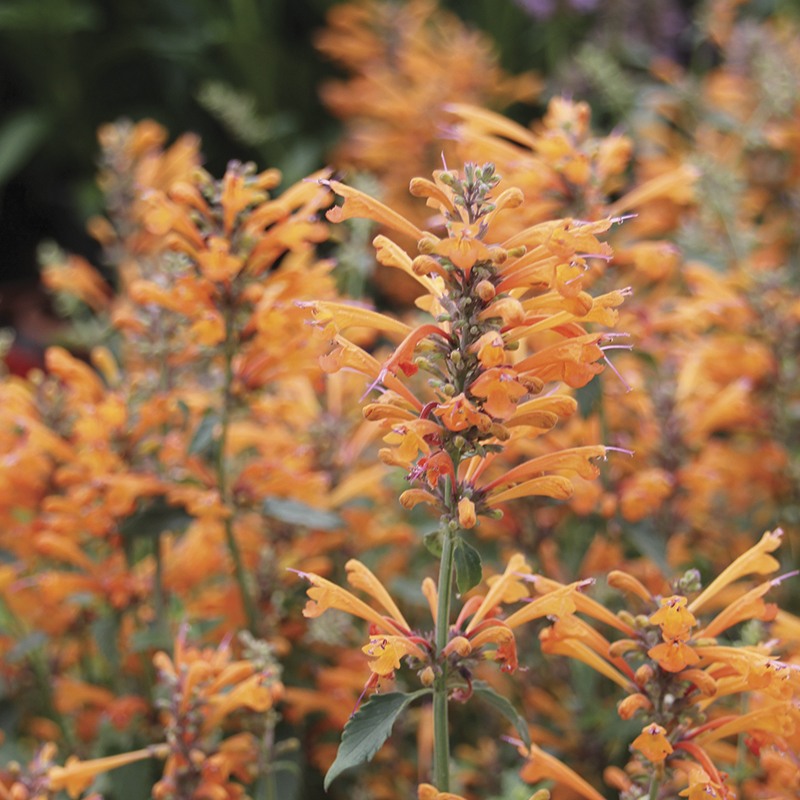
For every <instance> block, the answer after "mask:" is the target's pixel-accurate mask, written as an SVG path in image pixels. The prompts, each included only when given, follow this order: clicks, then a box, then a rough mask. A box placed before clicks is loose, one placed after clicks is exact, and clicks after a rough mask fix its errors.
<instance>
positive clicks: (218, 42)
mask: <svg viewBox="0 0 800 800" xmlns="http://www.w3.org/2000/svg"><path fill="white" fill-rule="evenodd" d="M337 5H341V3H337V2H335V1H334V0H228V2H223V3H220V2H215V1H214V0H114V2H109V0H4V2H2V3H0V327H6V328H13V329H15V330H16V331H17V343H16V350H17V352H18V353H19V351H20V349H24V348H25V347H28V346H29V347H30V348H31V355H32V356H33V357H34V358H35V355H36V353H35V351H36V348H37V345H38V343H40V342H41V341H42V340H45V339H47V336H48V329H49V325H51V324H52V320H51V319H50V315H49V313H48V309H47V304H46V300H45V299H44V298H43V297H42V295H41V293H40V292H39V291H38V288H37V285H38V284H37V269H38V268H37V251H38V249H39V248H40V247H41V245H42V243H43V242H55V243H56V244H57V245H58V246H59V247H61V248H63V249H65V250H67V251H70V252H74V253H77V254H80V255H84V256H86V257H87V258H89V260H91V261H93V262H95V263H96V262H97V259H98V255H99V253H98V250H97V246H96V244H95V243H94V242H93V240H92V239H91V238H90V237H89V236H88V234H87V233H86V230H85V222H86V220H87V219H88V218H89V217H90V216H91V215H93V214H96V213H99V212H100V211H101V210H102V195H101V192H100V190H99V189H98V187H97V186H96V183H95V173H96V166H97V165H96V158H97V153H98V146H97V138H96V136H97V129H98V126H100V125H101V124H103V123H105V122H111V121H115V120H118V119H120V118H122V117H125V118H130V119H132V120H133V121H137V120H140V119H143V118H146V117H150V118H153V119H155V120H157V121H158V122H160V123H161V124H163V125H164V126H166V128H167V129H168V130H169V131H170V132H171V134H172V135H173V136H177V135H179V134H181V133H183V132H186V131H193V132H196V133H197V134H199V136H200V137H201V139H202V143H203V145H202V147H203V152H204V154H205V157H206V159H207V163H206V166H207V167H208V169H209V170H210V171H211V172H212V173H214V174H221V172H222V170H223V169H224V167H225V164H226V162H227V161H228V160H229V159H240V160H253V161H255V162H256V163H257V164H258V166H259V167H261V168H265V167H267V166H273V165H277V166H279V167H280V168H281V170H282V171H283V173H284V175H285V179H286V181H287V182H291V181H294V180H297V179H299V178H301V177H303V176H304V175H305V174H308V173H309V172H311V171H312V170H314V169H316V168H318V167H320V166H322V165H324V164H326V163H329V155H330V153H331V151H332V150H333V148H334V146H335V144H336V143H337V141H338V140H339V137H340V136H341V125H340V123H339V122H337V120H336V119H335V118H334V117H333V116H332V114H331V113H330V112H329V111H328V110H326V106H325V105H324V104H323V102H322V100H321V97H320V87H321V86H322V85H323V84H324V82H325V80H326V79H329V78H331V77H335V76H337V75H341V74H342V72H343V70H342V67H341V65H340V64H336V63H332V61H331V60H330V59H329V58H327V57H326V56H325V55H324V54H323V53H321V52H320V50H319V49H318V48H317V47H316V46H315V42H316V41H317V37H318V35H319V31H320V30H321V29H322V28H323V27H324V26H325V24H326V18H327V16H328V14H329V13H330V12H331V10H332V9H333V8H334V7H335V6H337ZM403 5H404V4H403V3H402V2H399V3H397V6H398V9H399V8H400V7H401V6H403ZM439 5H440V6H441V7H442V8H445V9H446V8H449V9H450V10H451V11H453V12H455V13H457V14H458V16H459V17H460V18H461V19H462V20H463V21H464V22H465V23H466V24H468V25H469V26H473V27H474V28H476V29H479V30H481V31H483V32H484V33H485V34H486V35H487V36H488V37H489V39H490V41H491V42H492V43H493V46H494V48H495V49H496V54H497V58H498V60H499V64H500V66H501V67H502V68H503V69H504V70H505V71H506V72H507V73H510V74H512V75H513V74H518V73H521V72H524V71H529V70H532V71H534V73H536V74H537V75H538V76H539V77H540V78H541V79H542V80H543V89H542V91H541V92H540V93H539V95H538V97H537V100H536V102H537V103H539V105H538V106H533V107H531V106H529V105H525V104H520V103H517V104H516V105H512V106H511V107H507V108H505V109H504V111H505V113H507V114H508V115H510V116H511V117H512V118H516V119H518V120H519V121H521V122H524V123H526V124H527V123H528V122H529V121H530V120H531V119H532V118H534V117H535V116H536V115H537V114H539V113H540V112H541V110H542V109H543V108H544V106H545V104H546V101H547V100H548V99H549V97H551V96H553V95H554V94H562V93H566V94H569V95H572V96H575V97H577V98H579V99H590V102H591V105H592V111H593V124H594V126H595V127H596V129H598V131H600V132H607V131H608V130H611V129H612V128H614V127H615V126H621V127H622V128H623V129H624V128H625V126H626V124H627V123H628V121H629V120H630V118H631V115H633V114H635V113H636V110H637V105H638V103H639V101H640V100H641V98H642V96H643V95H642V93H643V91H646V83H647V80H648V79H649V75H650V70H651V68H652V65H653V63H654V62H655V61H657V60H658V59H661V58H664V59H669V60H670V61H671V62H675V63H678V64H680V65H681V66H683V67H688V68H690V69H692V70H697V71H702V70H704V69H708V68H709V66H710V65H712V64H713V62H714V59H715V58H716V54H715V50H714V47H712V46H710V45H709V44H708V42H707V40H706V37H704V36H703V35H701V34H700V30H701V28H702V29H703V30H705V29H706V28H707V26H706V24H705V23H706V22H707V20H705V19H704V17H707V16H708V14H710V13H717V14H718V13H719V8H720V6H728V7H730V8H735V7H737V6H740V5H742V3H739V2H729V3H719V2H716V3H710V2H696V1H695V0H460V1H459V2H449V3H447V2H442V3H441V4H439ZM798 5H800V4H798V3H796V1H795V0H757V2H750V3H747V4H746V6H747V14H749V15H750V16H752V17H754V18H758V17H762V18H763V17H766V16H769V15H771V14H774V13H776V12H782V13H791V12H792V11H793V10H794V11H795V12H796V6H798ZM701 22H702V23H703V24H702V25H700V24H699V23H701Z"/></svg>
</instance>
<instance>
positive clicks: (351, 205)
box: [309, 164, 625, 529]
mask: <svg viewBox="0 0 800 800" xmlns="http://www.w3.org/2000/svg"><path fill="white" fill-rule="evenodd" d="M498 180H499V179H498V178H497V176H496V175H495V173H494V168H493V166H492V165H490V164H487V165H485V166H483V167H478V166H475V165H472V164H468V165H467V167H466V171H465V176H464V177H463V178H460V177H458V176H457V174H456V173H454V172H437V173H434V180H433V181H430V180H426V179H415V180H414V181H413V182H412V185H411V191H412V193H413V194H415V195H416V196H419V197H424V198H426V200H427V202H428V204H429V205H430V206H432V207H433V208H434V209H436V210H437V211H438V213H439V214H441V215H442V217H443V218H444V223H445V229H446V234H447V235H446V236H445V237H444V238H439V237H438V236H436V235H435V234H433V233H430V232H424V231H422V230H420V229H418V228H417V227H416V226H415V225H413V223H411V222H409V221H408V220H406V219H405V218H404V217H402V216H400V215H398V214H397V213H396V212H394V211H393V210H391V209H389V208H388V207H386V206H384V205H383V204H382V203H380V202H378V201H376V200H374V199H372V198H370V197H368V196H367V195H364V194H363V193H361V192H359V191H358V190H356V189H353V188H351V187H348V186H345V185H344V184H341V183H339V182H336V181H331V182H329V184H328V185H330V187H331V188H332V189H333V190H334V191H335V192H336V193H337V194H339V195H341V196H342V197H343V198H344V205H342V206H340V207H337V208H335V209H333V210H331V211H330V212H328V216H329V218H330V219H332V220H334V221H336V222H339V221H341V220H344V219H348V218H350V217H357V216H366V217H369V218H371V219H374V220H375V221H377V222H379V223H380V224H381V225H383V226H385V227H386V228H389V229H391V230H395V231H397V232H398V233H400V234H403V235H405V236H407V237H411V238H413V239H414V240H415V241H416V242H417V255H416V256H415V257H413V258H412V256H411V255H409V254H408V253H406V252H405V251H404V250H403V249H402V248H400V247H399V246H398V245H397V244H395V243H394V242H393V241H392V240H391V239H389V238H388V237H387V236H385V235H379V236H378V237H377V238H376V239H375V242H374V244H375V247H376V250H377V257H378V260H379V261H380V262H381V263H382V264H384V265H386V266H391V267H395V268H397V269H400V270H402V271H403V272H404V273H406V274H407V275H410V276H412V277H413V278H414V279H415V280H417V281H418V283H419V284H420V285H421V286H422V287H423V288H424V289H425V290H426V291H427V295H425V296H423V297H422V298H420V299H419V300H418V302H417V304H418V306H419V307H420V308H421V309H423V310H424V311H426V312H427V313H428V314H429V315H430V317H431V318H432V321H430V322H423V323H420V324H418V325H408V324H406V323H403V322H401V321H399V320H396V319H394V318H390V317H388V316H386V315H383V314H380V313H378V312H375V311H371V310H368V309H365V308H362V307H359V306H355V305H350V304H341V303H337V304H333V303H325V302H312V303H310V304H309V305H310V306H311V307H312V308H313V310H314V313H315V322H316V324H317V325H318V326H319V327H321V328H323V329H324V330H326V331H328V332H329V335H330V336H331V339H332V342H333V345H334V348H333V350H332V351H331V353H330V354H329V355H328V356H326V358H325V361H324V366H325V368H326V369H329V370H337V369H342V368H347V369H351V370H355V371H357V372H360V373H361V374H363V375H364V376H365V377H366V378H367V379H368V380H369V382H370V383H369V385H370V389H373V388H378V389H380V391H381V396H380V398H379V399H378V400H377V401H376V402H371V403H368V404H367V405H366V406H365V408H364V415H365V417H366V418H367V419H369V420H373V421H377V422H378V423H379V424H380V426H381V428H382V430H383V431H384V434H385V435H384V441H385V443H386V444H387V445H389V446H388V447H387V448H384V449H383V450H382V451H381V452H380V456H381V459H382V460H383V461H384V462H385V463H388V464H392V465H396V466H401V467H403V468H404V469H405V470H406V472H407V477H408V480H409V482H410V483H411V484H412V488H410V489H409V490H408V491H406V492H405V493H404V494H403V495H402V496H401V502H402V504H403V505H404V506H405V507H406V508H413V507H414V506H416V505H417V504H418V503H428V504H430V505H432V506H433V507H434V508H435V509H436V510H438V511H439V513H440V514H441V515H443V519H444V522H445V523H446V524H452V525H456V526H460V527H461V528H462V529H469V528H472V527H473V526H474V525H475V524H476V521H477V518H478V517H479V516H480V515H486V514H490V513H492V512H493V511H494V509H496V508H497V506H499V505H500V504H502V503H504V502H505V501H506V500H510V499H513V498H516V497H523V496H527V495H538V496H547V497H553V498H565V497H568V496H569V495H570V494H571V491H572V484H571V481H570V477H569V476H571V475H581V476H583V477H585V478H590V477H594V476H595V475H596V474H597V469H596V467H595V465H594V464H593V463H592V459H595V458H597V457H601V456H604V455H605V453H606V447H604V446H602V445H594V446H586V447H576V448H568V449H564V450H562V451H559V452H553V453H549V454H546V455H543V456H541V457H538V458H534V459H530V460H527V461H523V462H522V463H520V464H517V465H516V466H514V467H513V468H511V469H506V470H503V469H502V467H500V466H499V465H500V464H502V459H500V460H499V461H498V456H499V455H500V454H501V453H502V452H503V450H504V449H505V448H506V446H507V443H508V442H513V441H514V440H516V439H519V438H523V437H535V436H537V435H539V434H542V433H544V432H547V431H549V430H550V429H551V428H553V427H554V426H555V425H556V423H557V422H558V420H559V419H560V418H562V417H565V416H568V415H569V414H570V413H572V412H573V411H574V410H575V408H576V403H575V401H574V399H573V398H571V397H570V396H569V395H566V394H562V393H553V392H547V393H544V392H543V391H542V390H543V389H544V387H545V385H547V384H552V383H554V382H555V383H558V382H563V383H565V384H566V385H567V386H571V387H580V386H583V385H585V384H586V383H587V382H588V381H590V380H591V379H592V378H593V377H594V376H595V375H596V374H598V373H599V372H601V371H602V370H603V367H604V364H603V360H604V359H605V353H604V349H603V347H604V345H607V343H608V342H610V341H613V337H614V335H613V334H609V333H605V332H596V331H592V330H590V328H589V326H590V325H592V324H593V323H594V324H599V325H602V326H609V325H613V324H614V322H615V321H616V317H617V312H616V310H615V309H616V307H617V306H618V305H620V304H621V303H622V302H623V300H624V297H625V292H624V291H613V292H609V293H607V294H604V295H601V296H599V297H592V296H590V295H589V294H588V293H586V292H584V291H582V289H581V281H582V277H583V274H584V272H585V270H586V265H587V261H588V260H589V259H591V258H607V257H608V256H609V255H610V251H609V250H608V246H607V245H604V244H603V243H601V242H600V241H599V240H598V238H597V237H598V235H599V234H601V233H603V232H605V231H607V230H608V228H609V227H610V226H611V225H612V224H613V221H612V220H610V219H609V220H602V221H599V222H596V223H584V222H581V221H578V220H572V219H563V220H556V221H553V222H549V223H542V224H539V225H533V226H531V227H529V228H525V229H523V230H521V231H518V232H517V233H516V234H515V235H514V236H512V237H509V238H507V239H504V240H500V241H497V240H496V236H495V234H494V229H495V221H496V220H497V219H498V218H502V216H503V212H504V211H507V210H510V209H517V208H518V207H519V206H520V204H521V203H522V201H523V197H522V194H521V192H519V190H516V189H507V190H506V191H505V192H503V193H502V194H500V195H499V196H498V197H497V199H496V200H492V199H491V196H490V192H491V191H492V189H493V188H494V187H495V185H496V184H497V182H498ZM353 327H362V328H363V327H366V328H372V329H376V330H378V331H380V332H381V333H383V334H385V335H387V336H389V337H395V338H397V339H400V340H401V341H400V342H399V344H398V345H397V347H396V348H395V349H394V351H393V352H392V353H391V355H390V356H389V357H388V358H386V359H385V360H384V361H383V362H380V361H379V360H377V359H376V358H375V357H374V356H373V355H371V354H370V353H368V352H366V351H365V350H364V349H363V348H361V347H359V346H358V345H357V344H355V343H354V342H353V341H351V340H350V339H348V338H347V336H346V332H347V330H348V329H350V328H353ZM418 371H421V372H422V373H427V374H428V375H429V376H430V377H429V380H428V387H427V388H426V389H425V391H427V392H432V399H428V397H427V396H423V397H422V398H421V397H419V396H418V394H417V393H415V391H414V390H413V389H412V388H411V387H410V386H409V385H408V383H407V382H406V379H407V378H409V377H410V376H413V375H414V374H415V373H417V372H418ZM496 461H498V464H495V462H496Z"/></svg>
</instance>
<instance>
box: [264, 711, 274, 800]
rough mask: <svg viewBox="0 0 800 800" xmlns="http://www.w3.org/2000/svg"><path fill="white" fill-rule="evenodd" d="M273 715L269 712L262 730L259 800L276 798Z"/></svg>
mask: <svg viewBox="0 0 800 800" xmlns="http://www.w3.org/2000/svg"><path fill="white" fill-rule="evenodd" d="M275 722H276V719H275V716H274V714H269V715H268V717H267V721H266V730H265V731H264V737H263V740H262V741H263V744H264V761H265V766H264V769H263V772H262V776H261V781H260V786H259V789H260V791H259V800H277V798H278V785H277V781H276V780H275V772H276V770H275V763H274V759H275Z"/></svg>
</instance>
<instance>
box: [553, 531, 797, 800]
mask: <svg viewBox="0 0 800 800" xmlns="http://www.w3.org/2000/svg"><path fill="white" fill-rule="evenodd" d="M780 540H781V531H780V530H776V531H771V532H767V533H765V534H764V536H763V537H762V538H761V540H760V541H759V542H758V543H757V544H756V545H754V546H753V547H751V548H750V549H749V550H748V551H746V552H745V553H743V554H742V555H741V556H739V557H738V558H737V559H735V560H734V562H733V563H732V564H731V565H730V566H728V567H727V568H726V569H724V570H723V571H722V572H721V573H720V575H719V576H718V577H717V578H716V579H714V580H713V581H711V583H710V584H709V585H708V586H707V587H706V588H705V589H704V590H703V591H698V588H699V587H697V581H698V576H697V575H696V574H695V573H694V572H692V571H690V572H689V573H687V575H686V576H684V578H682V579H681V581H680V582H678V583H677V584H676V585H677V586H678V587H680V588H681V589H684V590H685V591H686V592H687V594H690V592H691V593H693V594H695V595H696V596H695V597H694V599H691V595H690V596H689V597H687V596H686V595H684V594H672V595H670V596H666V597H662V598H654V597H651V595H650V593H649V592H648V591H647V590H646V589H645V588H644V587H643V586H642V584H641V583H640V582H638V581H637V580H635V579H633V578H631V577H630V576H626V575H625V573H622V572H620V571H616V572H615V573H614V574H613V579H612V580H611V581H610V582H611V583H612V585H614V586H615V587H618V588H621V589H624V590H626V591H628V592H630V594H632V595H633V597H635V599H636V600H637V602H639V603H644V604H645V605H646V606H650V608H651V610H649V613H648V614H647V615H644V614H639V615H638V616H637V617H636V618H635V619H634V618H633V617H632V616H631V617H627V618H628V619H631V620H632V621H633V622H634V624H633V626H630V625H628V624H627V623H625V628H627V629H626V630H625V635H626V637H627V638H626V639H625V640H622V641H620V642H618V643H616V644H610V645H609V644H608V643H605V644H603V642H602V641H601V640H600V639H596V638H594V636H590V635H587V633H586V630H585V628H586V627H588V626H586V625H585V623H584V622H583V621H582V620H579V619H578V618H577V617H575V618H566V619H563V620H559V621H558V622H556V623H555V624H554V625H553V626H551V627H550V628H547V629H545V630H544V631H543V632H542V637H543V649H544V650H545V652H553V653H560V654H562V655H566V656H569V657H571V658H576V659H579V660H582V661H584V663H587V664H589V665H590V666H592V667H593V668H594V669H595V670H597V671H598V672H600V673H602V674H604V675H606V676H607V677H609V678H610V679H611V680H617V679H616V675H615V672H613V671H612V665H613V668H614V669H615V670H621V673H620V678H622V680H617V682H618V683H619V685H620V686H624V687H625V688H626V690H627V692H628V696H627V697H626V698H625V699H623V700H622V701H621V702H620V703H619V704H618V712H619V714H620V716H621V717H622V718H623V719H630V718H632V717H634V716H636V715H637V714H640V715H644V717H645V718H646V719H648V720H649V721H648V724H647V725H645V727H644V728H643V730H642V733H641V734H640V735H639V736H638V737H637V738H636V740H635V741H634V742H633V744H632V748H633V749H634V750H636V751H637V753H638V754H635V755H634V761H637V760H640V759H642V758H644V759H646V761H647V762H648V763H649V764H650V765H653V764H656V765H662V766H659V769H662V768H663V770H664V772H663V775H664V781H666V782H668V784H669V785H670V786H672V787H674V790H675V792H676V793H678V792H679V793H680V794H681V796H689V797H693V796H695V795H697V796H702V795H700V794H698V792H700V791H701V789H702V791H706V792H707V793H708V792H711V791H712V790H713V793H715V794H712V796H717V797H720V798H723V797H728V796H731V797H732V796H733V795H732V794H731V792H732V790H731V788H730V787H729V786H728V784H727V782H726V776H725V774H726V772H729V771H730V769H729V768H727V767H726V769H725V770H722V769H719V768H718V767H717V766H715V763H714V759H713V758H712V755H713V756H714V758H721V759H722V760H723V761H726V760H727V759H728V758H729V757H730V755H731V754H733V755H734V756H735V748H732V749H731V750H730V751H729V750H726V749H725V748H723V747H722V743H723V742H725V741H726V740H730V739H731V738H733V737H737V736H742V735H743V736H745V737H746V739H745V741H748V742H751V743H752V746H751V750H752V753H753V755H754V757H755V758H756V759H760V760H762V768H763V769H768V766H767V762H766V761H763V759H764V758H766V753H768V752H769V753H772V754H777V756H778V757H779V758H784V759H785V758H788V757H789V754H790V753H791V752H792V750H793V748H794V746H795V745H794V739H793V737H795V732H796V730H797V726H798V722H800V717H799V716H798V710H797V697H798V695H799V694H800V671H798V669H797V667H796V665H795V664H793V663H791V662H789V661H781V660H780V659H779V658H778V657H777V656H776V655H775V654H774V653H773V649H774V648H775V647H776V646H777V645H778V644H779V642H778V641H777V640H769V641H764V642H761V643H759V644H757V645H752V644H751V645H745V644H742V643H738V644H736V643H722V642H719V643H718V642H717V641H716V640H715V638H713V637H716V636H718V635H720V634H722V633H725V632H728V631H730V630H731V629H732V627H733V626H734V625H736V624H738V623H741V622H744V621H747V620H762V621H765V622H766V623H768V622H769V621H771V620H772V619H773V618H774V617H775V616H776V613H777V610H776V609H775V608H774V607H770V606H769V605H768V604H766V603H764V601H763V597H764V595H765V594H766V593H767V592H768V591H769V589H771V588H773V587H775V586H777V585H778V584H779V583H781V581H782V580H783V579H785V578H787V577H790V576H795V575H796V574H797V573H796V572H793V573H790V574H789V575H785V576H782V577H781V578H777V579H773V580H769V581H764V582H762V583H760V584H758V585H756V586H755V587H753V588H748V587H747V586H746V585H745V586H743V585H742V584H741V583H738V584H736V583H735V582H737V581H740V580H741V579H742V578H746V577H748V576H752V575H760V574H764V573H768V572H770V571H773V570H775V569H777V567H778V564H779V562H778V560H777V559H776V558H775V557H774V556H772V555H771V553H772V552H773V551H774V550H775V549H776V548H777V547H778V545H779V544H780ZM723 591H725V593H726V596H725V603H726V605H725V607H724V608H723V609H722V610H721V611H720V612H719V613H718V614H716V615H713V614H712V615H710V619H708V620H704V619H701V617H700V615H701V613H702V612H703V611H705V609H706V608H707V607H708V606H709V605H710V604H711V603H712V602H713V600H714V598H715V596H717V595H718V594H719V593H720V592H723ZM737 592H738V594H737ZM579 597H580V596H579ZM578 611H586V613H588V614H589V615H591V616H596V614H595V613H594V612H593V610H591V609H590V608H589V607H588V606H584V607H583V608H581V607H580V606H579V607H578ZM598 618H599V617H598ZM620 621H622V620H620ZM601 639H602V637H601ZM627 661H630V662H631V666H628V664H627V663H626V662H627ZM634 666H635V667H636V668H635V671H634V669H633V667H634ZM626 682H627V686H626ZM743 701H746V702H743ZM752 766H753V767H757V766H758V763H757V761H756V763H755V764H754V765H752ZM748 768H750V767H748ZM628 772H629V773H630V774H631V775H634V776H635V775H644V776H646V775H648V774H652V766H650V767H648V766H647V765H644V766H643V765H642V764H641V763H639V765H638V766H636V765H630V766H629V768H628ZM701 772H702V774H703V775H704V776H705V777H703V778H702V780H701V779H700V778H698V777H697V776H698V775H700V773H701ZM687 781H688V783H689V789H685V790H684V787H685V786H686V783H687Z"/></svg>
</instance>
